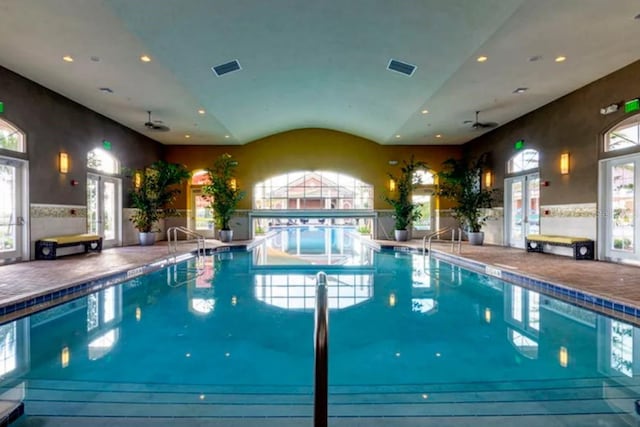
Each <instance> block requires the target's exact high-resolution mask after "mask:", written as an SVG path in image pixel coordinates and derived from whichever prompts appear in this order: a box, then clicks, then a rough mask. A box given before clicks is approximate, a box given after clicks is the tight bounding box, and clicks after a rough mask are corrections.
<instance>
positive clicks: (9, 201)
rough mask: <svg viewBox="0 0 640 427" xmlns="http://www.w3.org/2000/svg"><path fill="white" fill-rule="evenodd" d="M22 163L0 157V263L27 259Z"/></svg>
mask: <svg viewBox="0 0 640 427" xmlns="http://www.w3.org/2000/svg"><path fill="white" fill-rule="evenodd" d="M26 179H27V178H26V163H25V162H23V161H20V160H16V159H11V158H8V157H0V194H1V195H2V203H0V263H2V262H9V261H12V260H21V259H25V260H26V259H28V245H27V244H26V242H27V239H28V232H27V229H28V228H27V227H26V224H25V217H26V212H25V211H26V194H27V191H26V188H27V187H26Z"/></svg>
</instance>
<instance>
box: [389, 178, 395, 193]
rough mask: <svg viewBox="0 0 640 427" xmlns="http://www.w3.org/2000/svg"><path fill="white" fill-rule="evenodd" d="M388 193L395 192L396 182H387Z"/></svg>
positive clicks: (392, 180)
mask: <svg viewBox="0 0 640 427" xmlns="http://www.w3.org/2000/svg"><path fill="white" fill-rule="evenodd" d="M389 191H396V181H395V180H394V179H390V180H389Z"/></svg>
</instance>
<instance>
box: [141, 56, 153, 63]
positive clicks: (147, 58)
mask: <svg viewBox="0 0 640 427" xmlns="http://www.w3.org/2000/svg"><path fill="white" fill-rule="evenodd" d="M140 61H142V62H151V57H150V56H149V55H142V56H141V57H140Z"/></svg>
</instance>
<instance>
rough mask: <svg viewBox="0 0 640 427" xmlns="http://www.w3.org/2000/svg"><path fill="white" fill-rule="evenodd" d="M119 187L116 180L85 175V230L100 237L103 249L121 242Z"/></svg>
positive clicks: (109, 177) (102, 176)
mask: <svg viewBox="0 0 640 427" xmlns="http://www.w3.org/2000/svg"><path fill="white" fill-rule="evenodd" d="M120 187H121V184H120V180H119V179H118V178H114V177H111V176H104V175H94V174H89V175H87V230H88V232H89V233H94V234H99V235H100V236H102V245H103V247H110V246H119V245H120V242H121V237H120V236H121V218H120V211H121V209H120V206H121V200H120V192H121V190H120Z"/></svg>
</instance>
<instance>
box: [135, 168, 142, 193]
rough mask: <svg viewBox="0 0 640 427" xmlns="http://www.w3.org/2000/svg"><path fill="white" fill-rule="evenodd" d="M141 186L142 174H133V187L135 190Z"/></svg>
mask: <svg viewBox="0 0 640 427" xmlns="http://www.w3.org/2000/svg"><path fill="white" fill-rule="evenodd" d="M141 185H142V173H141V172H136V173H134V174H133V187H134V188H136V189H137V188H140V186H141Z"/></svg>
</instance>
